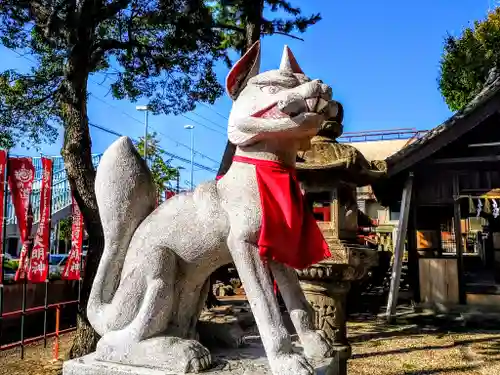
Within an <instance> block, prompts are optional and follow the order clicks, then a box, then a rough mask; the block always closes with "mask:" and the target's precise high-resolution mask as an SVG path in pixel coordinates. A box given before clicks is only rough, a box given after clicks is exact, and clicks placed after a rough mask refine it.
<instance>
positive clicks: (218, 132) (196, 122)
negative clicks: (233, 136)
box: [181, 113, 226, 137]
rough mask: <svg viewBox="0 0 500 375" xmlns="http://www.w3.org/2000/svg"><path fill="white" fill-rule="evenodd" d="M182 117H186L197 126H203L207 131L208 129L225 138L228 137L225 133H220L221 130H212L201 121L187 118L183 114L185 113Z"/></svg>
mask: <svg viewBox="0 0 500 375" xmlns="http://www.w3.org/2000/svg"><path fill="white" fill-rule="evenodd" d="M181 116H182V117H184V118H185V119H188V120H189V121H191V122H194V123H195V124H198V125H201V126H203V127H204V128H206V129H208V130H211V131H213V132H215V133H217V134H220V135H222V136H224V137H225V136H226V135H225V134H224V133H222V132H220V131H219V130H217V129H214V128H211V127H209V126H207V125H205V124H202V123H201V122H199V121H197V120H194V119H192V118H190V117H188V116H186V115H185V114H183V113H181Z"/></svg>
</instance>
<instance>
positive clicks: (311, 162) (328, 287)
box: [297, 121, 386, 375]
mask: <svg viewBox="0 0 500 375" xmlns="http://www.w3.org/2000/svg"><path fill="white" fill-rule="evenodd" d="M341 133H342V125H339V124H338V123H337V122H334V121H330V122H326V123H325V124H324V125H323V128H322V130H321V131H320V132H319V133H318V135H317V136H316V137H314V138H313V139H312V140H311V147H310V148H309V150H308V151H306V152H304V153H299V155H298V157H297V176H298V178H299V180H300V182H301V185H302V189H303V191H304V194H305V197H306V200H307V202H308V204H309V205H310V206H311V208H312V210H313V212H314V213H315V216H316V217H317V218H318V225H319V226H320V228H321V230H322V232H323V235H324V237H325V239H326V241H327V243H328V245H329V247H330V251H331V253H332V256H331V257H330V258H328V259H326V260H324V261H322V262H320V263H318V264H314V265H312V266H311V267H309V268H307V269H304V270H298V271H297V272H298V276H299V279H300V283H301V286H302V289H303V290H304V293H305V295H306V298H307V300H308V301H309V303H310V304H311V306H312V308H313V309H314V312H315V325H316V328H317V329H323V330H324V331H325V332H326V333H327V335H328V336H329V337H330V339H331V340H332V341H333V342H334V343H335V347H336V350H337V356H336V358H337V363H338V366H337V371H336V372H337V373H338V374H339V375H341V374H345V373H346V372H347V360H348V358H350V356H351V347H350V345H349V342H348V340H347V336H346V295H347V292H348V291H349V289H350V284H351V282H352V281H356V280H359V279H361V278H363V277H365V276H366V275H367V273H368V269H369V268H370V267H372V266H376V265H377V264H378V255H377V252H376V251H375V250H373V249H371V248H369V247H367V246H364V245H362V244H360V243H358V242H357V231H358V207H357V203H356V187H357V186H365V185H369V184H371V183H372V182H373V181H374V180H375V179H377V178H379V177H381V176H383V175H384V174H385V173H386V166H385V163H384V162H378V161H377V162H368V161H367V160H366V159H365V158H364V157H363V155H362V154H361V153H360V152H359V151H358V150H357V149H356V148H354V147H352V146H350V145H346V144H341V143H338V142H337V141H336V140H335V139H336V138H337V137H338V136H340V134H341Z"/></svg>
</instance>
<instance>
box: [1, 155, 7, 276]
mask: <svg viewBox="0 0 500 375" xmlns="http://www.w3.org/2000/svg"><path fill="white" fill-rule="evenodd" d="M6 167H7V151H4V150H0V223H2V227H1V228H2V229H3V225H4V217H5V212H4V210H5V207H4V202H5V199H4V196H5V194H6V189H5V168H6ZM3 251H4V249H3V230H0V254H1V255H0V275H2V267H3V261H2V257H3Z"/></svg>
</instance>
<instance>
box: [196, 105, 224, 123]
mask: <svg viewBox="0 0 500 375" xmlns="http://www.w3.org/2000/svg"><path fill="white" fill-rule="evenodd" d="M200 104H201V105H202V106H204V107H206V108H208V109H209V110H211V111H212V112H214V113H216V114H218V115H219V116H220V117H222V118H223V119H226V120H229V119H228V118H227V116H225V115H223V114H222V113H220V112H218V111H216V110H215V109H213V108H212V107H210V106H209V105H207V104H205V103H200Z"/></svg>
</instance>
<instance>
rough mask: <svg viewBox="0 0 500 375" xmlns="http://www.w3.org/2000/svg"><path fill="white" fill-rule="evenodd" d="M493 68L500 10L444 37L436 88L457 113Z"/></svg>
mask: <svg viewBox="0 0 500 375" xmlns="http://www.w3.org/2000/svg"><path fill="white" fill-rule="evenodd" d="M493 68H496V69H498V68H500V8H496V9H495V10H494V11H492V12H491V13H489V14H488V16H487V18H486V19H485V20H482V21H476V22H474V26H473V27H467V28H465V29H464V31H463V32H462V34H461V35H460V36H458V37H454V36H451V35H448V36H447V37H446V39H445V46H444V53H443V56H442V59H441V67H440V77H439V89H440V91H441V94H442V95H443V97H444V99H445V101H446V104H447V105H448V107H449V108H450V109H451V110H453V111H457V110H460V109H462V108H463V107H464V106H465V105H467V103H469V102H470V101H471V100H472V99H473V98H474V97H475V96H476V95H477V94H478V93H479V92H480V91H481V89H482V88H483V86H484V84H485V82H486V81H487V79H488V76H489V73H490V72H491V70H492V69H493Z"/></svg>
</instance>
